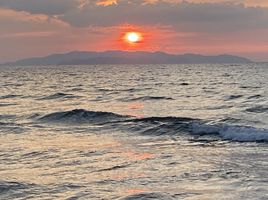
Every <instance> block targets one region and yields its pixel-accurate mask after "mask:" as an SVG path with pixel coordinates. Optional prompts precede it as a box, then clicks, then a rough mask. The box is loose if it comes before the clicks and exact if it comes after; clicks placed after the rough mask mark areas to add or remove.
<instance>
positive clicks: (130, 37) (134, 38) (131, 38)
mask: <svg viewBox="0 0 268 200" xmlns="http://www.w3.org/2000/svg"><path fill="white" fill-rule="evenodd" d="M141 38H142V37H141V34H140V33H138V32H128V33H126V34H125V40H126V41H127V42H129V43H137V42H139V41H140V40H141Z"/></svg>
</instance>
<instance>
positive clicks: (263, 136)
mask: <svg viewBox="0 0 268 200" xmlns="http://www.w3.org/2000/svg"><path fill="white" fill-rule="evenodd" d="M219 134H220V136H221V137H222V138H223V139H226V140H234V141H239V142H254V141H256V142H257V141H268V130H267V129H257V128H254V127H235V126H234V127H232V126H229V127H225V128H223V129H221V130H220V132H219Z"/></svg>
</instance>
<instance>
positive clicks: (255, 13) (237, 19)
mask: <svg viewBox="0 0 268 200" xmlns="http://www.w3.org/2000/svg"><path fill="white" fill-rule="evenodd" d="M143 2H144V1H138V0H137V1H135V2H134V3H133V2H131V3H129V2H126V1H120V2H118V3H117V4H112V5H110V6H87V7H84V8H83V9H82V10H72V11H70V12H68V13H66V14H65V15H62V16H60V19H61V20H63V21H66V22H68V23H70V24H71V25H72V26H77V27H87V26H115V25H118V24H124V23H130V24H143V25H158V24H161V25H169V26H173V27H174V28H175V29H177V30H181V31H190V32H192V31H195V32H222V31H223V32H230V31H236V30H248V29H254V28H267V27H268V8H259V7H256V8H255V7H245V6H244V5H242V4H236V5H234V4H224V3H223V4H219V3H216V4H213V3H200V4H197V3H187V2H183V3H178V4H170V3H165V2H158V3H154V4H143Z"/></svg>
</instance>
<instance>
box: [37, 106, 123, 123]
mask: <svg viewBox="0 0 268 200" xmlns="http://www.w3.org/2000/svg"><path fill="white" fill-rule="evenodd" d="M122 118H124V116H122V115H118V114H114V113H111V112H99V111H87V110H84V109H75V110H71V111H65V112H55V113H51V114H48V115H45V116H43V117H41V118H39V119H38V120H39V121H43V122H53V123H75V124H82V123H103V122H111V121H116V120H120V119H122Z"/></svg>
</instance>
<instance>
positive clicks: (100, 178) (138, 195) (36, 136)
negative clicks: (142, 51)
mask: <svg viewBox="0 0 268 200" xmlns="http://www.w3.org/2000/svg"><path fill="white" fill-rule="evenodd" d="M267 80H268V65H267V64H250V65H233V66H231V65H147V66H130V65H127V66H108V65H106V66H75V67H72V66H50V67H48V66H42V67H33V66H32V67H2V68H1V69H0V88H1V90H0V143H1V146H0V199H68V200H74V199H187V200H195V199H198V200H199V199H201V200H202V199H204V200H205V199H206V200H207V199H267V198H268V195H267V194H268V190H267V188H268V172H267V171H268V159H267V158H268V157H267V156H268V150H267V147H268V145H267V144H268V143H267V142H268V82H267Z"/></svg>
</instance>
